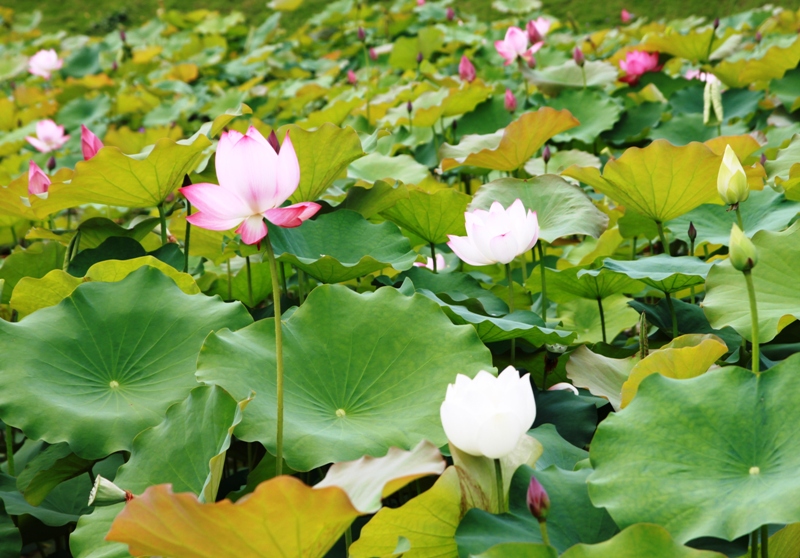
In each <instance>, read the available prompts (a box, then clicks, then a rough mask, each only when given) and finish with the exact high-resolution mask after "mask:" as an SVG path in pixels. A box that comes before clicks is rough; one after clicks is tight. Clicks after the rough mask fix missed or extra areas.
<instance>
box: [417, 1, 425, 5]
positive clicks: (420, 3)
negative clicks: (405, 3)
mask: <svg viewBox="0 0 800 558" xmlns="http://www.w3.org/2000/svg"><path fill="white" fill-rule="evenodd" d="M424 5H425V0H417V6H424Z"/></svg>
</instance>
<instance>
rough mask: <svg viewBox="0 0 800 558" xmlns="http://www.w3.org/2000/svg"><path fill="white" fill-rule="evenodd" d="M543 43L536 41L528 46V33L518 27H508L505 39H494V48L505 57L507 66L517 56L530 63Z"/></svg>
mask: <svg viewBox="0 0 800 558" xmlns="http://www.w3.org/2000/svg"><path fill="white" fill-rule="evenodd" d="M543 44H544V43H542V42H538V43H536V44H534V45H533V46H532V47H530V48H528V35H527V34H526V33H525V31H523V30H522V29H520V28H519V27H509V28H508V31H506V36H505V39H503V40H502V41H495V43H494V48H496V49H497V52H498V53H499V54H500V56H502V57H503V58H505V60H506V62H505V65H506V66H508V65H509V64H511V63H512V62H514V60H516V59H517V58H522V59H523V60H525V61H526V62H528V63H530V62H531V60H533V55H534V53H535V52H536V51H538V50H539V49H540V48H542V45H543Z"/></svg>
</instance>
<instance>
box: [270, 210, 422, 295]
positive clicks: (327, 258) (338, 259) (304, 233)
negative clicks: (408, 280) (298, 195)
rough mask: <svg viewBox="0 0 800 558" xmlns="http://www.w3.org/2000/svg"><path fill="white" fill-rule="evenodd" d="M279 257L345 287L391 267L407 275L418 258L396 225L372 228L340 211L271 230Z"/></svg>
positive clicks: (321, 279)
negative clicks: (356, 280)
mask: <svg viewBox="0 0 800 558" xmlns="http://www.w3.org/2000/svg"><path fill="white" fill-rule="evenodd" d="M269 236H270V238H271V241H272V245H273V247H274V249H275V255H276V256H277V257H278V259H279V260H280V261H282V262H287V263H291V264H292V265H293V266H295V267H297V268H299V269H302V270H303V271H305V272H306V273H308V274H309V275H310V276H311V277H313V278H315V279H317V280H318V281H321V282H323V283H341V282H342V281H347V280H349V279H355V278H356V277H363V276H364V275H368V274H370V273H372V272H374V271H378V270H381V269H384V268H387V267H391V268H394V269H396V270H397V271H404V270H406V269H408V268H410V267H411V266H412V265H413V263H414V260H416V258H417V254H416V252H413V251H412V250H411V244H410V243H409V241H408V239H407V238H406V237H405V236H403V234H402V233H401V232H400V229H398V228H397V225H395V224H394V223H388V222H385V223H380V224H378V225H375V224H372V223H370V222H369V221H367V220H366V219H364V217H362V216H361V215H360V214H359V213H356V212H355V211H349V210H346V209H344V210H339V211H334V212H332V213H326V214H324V215H320V216H319V217H318V218H317V219H315V220H313V221H306V222H305V223H303V224H302V225H301V226H300V227H297V228H292V229H287V228H282V227H270V231H269Z"/></svg>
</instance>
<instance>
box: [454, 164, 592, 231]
mask: <svg viewBox="0 0 800 558" xmlns="http://www.w3.org/2000/svg"><path fill="white" fill-rule="evenodd" d="M517 199H520V200H522V203H523V205H524V206H525V208H526V209H530V210H531V211H535V212H536V217H537V219H538V220H539V238H541V239H543V240H546V241H547V242H550V243H552V242H553V241H555V240H556V239H558V238H561V237H564V236H569V235H573V234H585V235H589V236H593V237H595V238H597V237H599V236H600V235H601V234H602V233H603V231H604V230H606V227H608V216H607V215H606V214H605V213H603V212H602V211H600V210H599V209H597V207H595V205H594V204H593V203H592V200H591V199H589V196H587V195H586V194H585V193H584V192H583V190H581V189H580V188H578V187H577V186H573V185H572V184H570V183H569V182H567V181H566V180H564V179H563V178H561V177H560V176H556V175H554V174H546V175H543V176H537V177H534V178H531V179H528V180H519V179H517V178H501V179H499V180H493V181H492V182H489V183H488V184H485V185H483V186H481V188H480V189H479V190H478V193H477V194H475V197H474V198H473V199H472V203H471V204H470V206H469V209H470V211H472V210H474V209H487V210H488V209H489V207H490V206H491V205H492V203H493V202H495V201H498V202H500V204H501V205H502V206H503V207H506V208H507V207H508V206H510V205H511V204H512V203H514V201H515V200H517Z"/></svg>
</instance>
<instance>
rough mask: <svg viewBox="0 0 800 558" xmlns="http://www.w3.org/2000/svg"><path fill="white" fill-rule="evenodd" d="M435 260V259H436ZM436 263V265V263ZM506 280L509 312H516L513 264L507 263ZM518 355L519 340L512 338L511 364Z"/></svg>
mask: <svg viewBox="0 0 800 558" xmlns="http://www.w3.org/2000/svg"><path fill="white" fill-rule="evenodd" d="M434 261H435V260H434ZM434 265H436V264H435V263H434ZM506 282H507V283H508V313H509V314H513V313H514V282H513V281H512V280H511V264H510V263H507V264H506ZM516 357H517V340H516V339H512V340H511V364H514V362H515V361H516Z"/></svg>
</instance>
